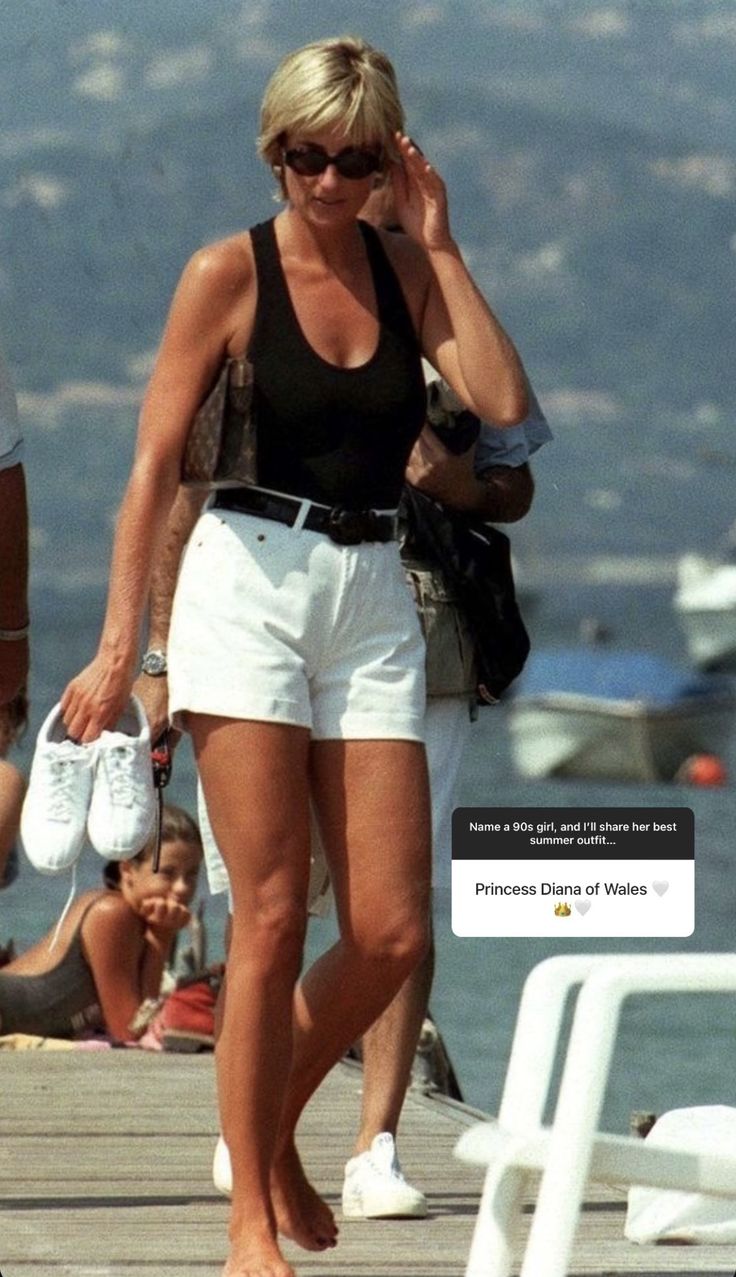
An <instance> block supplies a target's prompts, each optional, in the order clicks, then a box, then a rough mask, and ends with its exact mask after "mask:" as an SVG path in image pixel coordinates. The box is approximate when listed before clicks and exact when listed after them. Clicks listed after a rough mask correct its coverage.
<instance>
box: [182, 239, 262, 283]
mask: <svg viewBox="0 0 736 1277" xmlns="http://www.w3.org/2000/svg"><path fill="white" fill-rule="evenodd" d="M254 276H255V262H254V258H253V245H252V243H251V237H250V232H249V231H240V232H238V234H236V235H228V236H227V238H226V239H220V240H216V241H215V242H214V243H212V244H205V245H203V246H202V247H201V248H198V249H197V250H196V252H194V253H193V254H192V256H191V257H190V258H189V261H188V262H187V264H186V266H185V268H184V272H183V277H182V278H184V279H187V280H189V281H191V283H192V284H193V285H198V286H199V288H201V289H205V290H207V291H208V292H209V291H211V292H217V293H221V294H223V295H226V294H228V293H232V292H234V291H237V292H238V293H242V291H243V289H244V288H247V287H248V285H249V284H250V283H251V282H252V281H253V279H254Z"/></svg>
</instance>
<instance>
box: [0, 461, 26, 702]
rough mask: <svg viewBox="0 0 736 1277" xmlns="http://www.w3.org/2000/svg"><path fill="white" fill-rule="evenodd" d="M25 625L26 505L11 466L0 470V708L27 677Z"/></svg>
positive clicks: (19, 475) (19, 471)
mask: <svg viewBox="0 0 736 1277" xmlns="http://www.w3.org/2000/svg"><path fill="white" fill-rule="evenodd" d="M27 625H28V504H27V499H26V482H25V475H24V473H23V466H22V465H15V466H10V467H9V468H8V469H7V470H0V705H5V704H7V702H8V701H11V700H12V699H13V697H14V696H15V695H16V693H17V692H19V691H20V689H21V687H22V686H23V684H24V683H25V681H26V678H27V676H28V661H29V647H28V639H27V637H22V635H23V631H24V630H25V627H26V626H27ZM15 631H19V632H20V635H21V637H15Z"/></svg>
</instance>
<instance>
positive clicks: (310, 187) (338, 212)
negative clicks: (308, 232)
mask: <svg viewBox="0 0 736 1277" xmlns="http://www.w3.org/2000/svg"><path fill="white" fill-rule="evenodd" d="M305 151H306V152H310V153H312V152H314V151H316V152H317V153H318V154H323V155H326V156H330V157H332V162H330V163H328V164H327V166H326V167H325V168H324V169H323V171H322V172H321V173H316V174H314V175H311V174H302V173H298V172H296V171H295V170H294V168H293V167H290V165H289V164H288V163H286V162H285V160H283V158H282V166H283V167H282V172H283V176H284V182H285V185H286V193H287V196H288V198H289V202H290V203H291V205H292V207H293V208H295V209H296V210H297V211H298V212H300V213H301V214H302V216H304V217H305V218H306V219H307V220H308V221H310V222H313V223H314V225H315V226H321V227H326V226H329V225H333V226H339V225H342V224H344V223H345V222H350V221H354V220H355V218H356V217H357V216H358V213H359V212H360V210H361V208H362V207H363V205H364V204H365V202H366V200H367V198H368V196H369V195H370V193H371V191H372V189H373V187H374V185H375V182H376V172H375V171H373V172H367V173H366V174H365V176H362V175H360V176H358V177H354V176H347V177H346V176H345V175H344V173H340V171H339V169H338V168H337V167H336V165H335V163H334V158H335V157H336V156H340V155H344V154H345V153H349V156H350V159H354V158H355V153H356V152H357V153H359V156H358V165H357V166H358V168H359V167H360V164H361V161H362V160H363V159H364V158H365V156H366V155H367V156H368V157H369V158H370V157H375V156H379V155H380V151H381V148H380V145H379V143H377V142H376V143H375V144H373V145H364V146H356V145H355V144H354V143H353V142H352V141H351V140H350V138H349V137H348V135H347V134H346V133H345V132H344V131H343V130H342V129H340V128H333V129H324V130H322V131H321V132H319V133H289V134H288V135H287V137H286V140H285V142H284V146H283V154H284V155H286V154H287V153H290V152H295V153H296V154H297V155H299V153H301V152H305ZM297 162H298V161H297ZM348 164H349V160H348Z"/></svg>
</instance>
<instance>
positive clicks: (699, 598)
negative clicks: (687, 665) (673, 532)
mask: <svg viewBox="0 0 736 1277" xmlns="http://www.w3.org/2000/svg"><path fill="white" fill-rule="evenodd" d="M673 606H674V609H675V611H676V613H677V616H678V619H679V621H680V624H681V626H682V629H683V631H684V634H685V641H686V643H687V648H688V652H689V653H690V657H691V658H692V660H693V661H694V662H695V664H696V665H698V666H700V668H701V669H723V670H736V563H727V562H722V561H719V560H716V559H708V558H705V557H703V556H702V555H699V554H685V555H683V557H682V558H681V559H680V561H679V563H678V567H677V591H676V593H675V597H674V599H673Z"/></svg>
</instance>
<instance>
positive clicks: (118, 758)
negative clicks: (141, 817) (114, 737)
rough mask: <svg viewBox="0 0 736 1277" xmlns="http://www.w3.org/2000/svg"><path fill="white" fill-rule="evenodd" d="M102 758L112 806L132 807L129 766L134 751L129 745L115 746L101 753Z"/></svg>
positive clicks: (133, 756)
mask: <svg viewBox="0 0 736 1277" xmlns="http://www.w3.org/2000/svg"><path fill="white" fill-rule="evenodd" d="M102 757H103V759H104V764H105V770H106V771H107V779H108V782H109V785H110V797H111V799H112V802H113V804H114V806H116V807H132V806H133V799H134V796H135V795H134V786H133V783H132V776H131V764H132V763H133V761H134V759H135V750H134V749H133V748H132V746H130V745H116V746H115V747H114V748H113V749H110V750H108V751H106V752H105V753H103V755H102Z"/></svg>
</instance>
